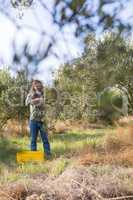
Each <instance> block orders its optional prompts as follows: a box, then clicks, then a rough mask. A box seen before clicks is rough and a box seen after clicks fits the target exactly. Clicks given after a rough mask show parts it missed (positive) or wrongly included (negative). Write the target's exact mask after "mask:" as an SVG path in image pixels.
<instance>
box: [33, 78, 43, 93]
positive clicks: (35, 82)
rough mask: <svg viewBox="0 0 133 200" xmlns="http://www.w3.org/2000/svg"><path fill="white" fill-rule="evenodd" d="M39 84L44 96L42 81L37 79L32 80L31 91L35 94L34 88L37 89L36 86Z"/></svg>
mask: <svg viewBox="0 0 133 200" xmlns="http://www.w3.org/2000/svg"><path fill="white" fill-rule="evenodd" d="M38 83H39V84H40V86H41V92H42V94H43V83H42V82H41V81H40V80H37V79H35V80H32V86H31V91H32V92H35V89H34V87H35V85H36V84H38Z"/></svg>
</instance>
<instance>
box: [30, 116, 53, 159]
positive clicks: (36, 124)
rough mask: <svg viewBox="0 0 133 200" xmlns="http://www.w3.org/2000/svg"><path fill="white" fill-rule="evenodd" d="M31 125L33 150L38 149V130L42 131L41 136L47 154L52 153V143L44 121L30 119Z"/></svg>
mask: <svg viewBox="0 0 133 200" xmlns="http://www.w3.org/2000/svg"><path fill="white" fill-rule="evenodd" d="M29 126H30V135H31V151H36V150H37V136H38V132H40V136H41V139H42V142H43V148H44V152H45V153H46V154H47V155H50V154H51V152H50V144H49V141H48V135H47V132H46V131H45V129H44V126H43V122H41V121H36V120H30V121H29Z"/></svg>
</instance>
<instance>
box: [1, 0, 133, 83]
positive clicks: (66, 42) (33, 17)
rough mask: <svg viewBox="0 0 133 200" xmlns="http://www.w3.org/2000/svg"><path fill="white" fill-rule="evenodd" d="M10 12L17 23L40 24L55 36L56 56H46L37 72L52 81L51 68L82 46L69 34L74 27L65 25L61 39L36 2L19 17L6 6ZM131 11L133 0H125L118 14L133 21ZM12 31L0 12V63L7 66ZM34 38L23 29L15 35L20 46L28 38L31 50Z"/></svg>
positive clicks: (11, 26)
mask: <svg viewBox="0 0 133 200" xmlns="http://www.w3.org/2000/svg"><path fill="white" fill-rule="evenodd" d="M50 2H52V0H49V4H48V6H50ZM9 11H10V12H11V13H12V14H13V15H14V16H16V18H17V22H18V23H19V24H20V25H23V24H27V25H30V26H32V27H34V28H36V29H37V30H39V29H40V28H42V27H43V29H44V31H46V32H47V33H49V34H51V35H52V34H53V33H54V36H55V38H56V40H57V45H56V47H55V48H54V50H55V52H56V53H57V54H58V56H59V58H58V59H56V58H53V57H50V58H49V59H48V58H47V59H46V60H45V61H43V62H42V63H40V66H39V71H40V74H39V75H38V76H39V77H38V78H39V79H41V80H42V81H43V82H44V83H48V82H49V81H51V79H52V76H51V71H54V70H56V69H58V67H59V66H60V64H61V63H63V62H65V61H66V60H65V57H67V59H69V60H71V59H72V58H74V57H78V56H79V55H80V54H81V52H82V50H83V46H82V43H81V41H80V40H78V39H75V38H74V36H73V34H72V33H73V28H72V27H68V28H67V29H66V30H65V34H64V38H62V35H61V34H60V33H59V31H58V29H57V27H54V26H53V24H52V22H51V17H50V15H49V14H48V13H47V12H44V11H43V10H42V8H41V7H40V6H39V4H37V3H35V4H34V5H33V7H32V8H31V9H28V10H26V11H25V13H24V16H23V18H22V19H19V18H18V17H17V14H18V13H17V11H16V10H15V9H13V8H12V7H10V8H9ZM110 11H111V9H110ZM132 12H133V1H127V3H126V8H125V9H124V10H123V11H122V12H121V13H120V16H121V17H122V18H123V20H124V21H125V22H126V21H127V20H132V21H133V19H130V16H131V14H132ZM15 33H16V28H15V26H14V25H13V24H12V23H11V22H10V21H9V20H8V19H7V18H5V17H4V16H3V15H1V14H0V62H1V63H6V64H7V65H9V66H10V62H11V57H12V49H11V42H12V39H13V37H14V35H15ZM37 39H38V35H37V33H35V32H33V31H29V30H28V31H27V30H24V31H23V32H21V33H20V34H18V35H17V40H18V43H19V45H22V44H23V41H24V40H28V41H30V45H31V48H33V49H34V45H36V42H37ZM46 43H47V41H46ZM64 55H65V57H64Z"/></svg>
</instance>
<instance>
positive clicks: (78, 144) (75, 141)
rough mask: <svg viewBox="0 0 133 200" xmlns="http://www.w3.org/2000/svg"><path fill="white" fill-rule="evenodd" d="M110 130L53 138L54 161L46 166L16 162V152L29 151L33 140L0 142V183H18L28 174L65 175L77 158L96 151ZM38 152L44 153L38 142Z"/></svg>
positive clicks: (3, 140) (69, 133) (68, 133)
mask: <svg viewBox="0 0 133 200" xmlns="http://www.w3.org/2000/svg"><path fill="white" fill-rule="evenodd" d="M108 131H109V130H106V129H95V130H86V131H82V132H81V131H77V130H76V131H74V130H73V131H69V132H67V133H64V134H53V135H52V136H50V137H49V141H50V144H51V149H52V153H53V159H52V160H51V161H45V162H43V163H26V164H23V165H19V164H17V163H16V152H17V151H22V150H29V148H30V138H28V137H13V138H8V139H2V140H1V141H0V173H1V174H3V176H0V182H2V183H4V182H7V181H13V180H14V181H15V180H17V179H20V178H22V177H25V176H26V174H27V175H28V174H37V173H46V174H51V175H53V176H57V175H59V174H61V173H62V172H63V171H64V169H65V168H66V167H67V166H68V165H71V164H73V162H74V160H75V158H76V156H78V155H80V153H81V151H83V150H84V149H86V148H89V147H90V146H91V147H92V148H94V147H95V146H96V145H97V144H98V143H100V141H101V140H102V138H103V136H104V135H105V133H106V132H108ZM38 149H39V150H43V147H42V142H41V140H40V139H38Z"/></svg>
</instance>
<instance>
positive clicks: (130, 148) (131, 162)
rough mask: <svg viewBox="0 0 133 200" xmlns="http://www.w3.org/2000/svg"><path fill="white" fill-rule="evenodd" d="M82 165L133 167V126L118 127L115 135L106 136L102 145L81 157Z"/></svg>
mask: <svg viewBox="0 0 133 200" xmlns="http://www.w3.org/2000/svg"><path fill="white" fill-rule="evenodd" d="M79 160H80V163H81V164H84V165H90V164H116V165H124V166H133V125H128V126H126V127H118V128H117V129H116V130H115V132H114V133H112V134H106V136H105V137H104V139H103V142H102V144H99V146H98V147H96V148H95V149H91V150H90V149H88V152H87V153H86V154H85V155H83V154H82V155H81V157H80V159H79Z"/></svg>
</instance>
